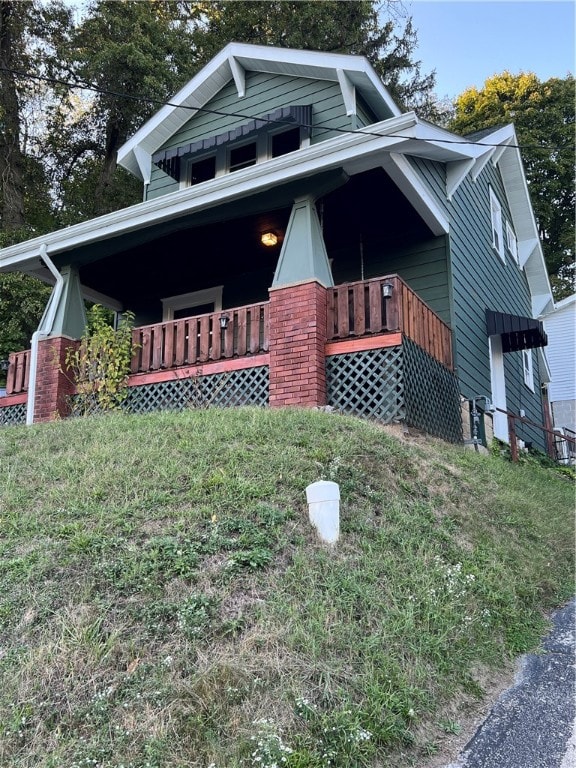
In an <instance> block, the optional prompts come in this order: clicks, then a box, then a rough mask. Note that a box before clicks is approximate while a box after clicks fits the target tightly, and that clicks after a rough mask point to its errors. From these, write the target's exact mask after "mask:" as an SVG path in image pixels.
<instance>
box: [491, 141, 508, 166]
mask: <svg viewBox="0 0 576 768" xmlns="http://www.w3.org/2000/svg"><path fill="white" fill-rule="evenodd" d="M511 141H512V139H507V140H506V141H503V142H502V144H501V145H500V146H499V147H497V148H496V149H495V150H494V152H493V154H492V165H493V166H494V167H496V166H497V165H498V163H499V162H500V158H501V157H502V155H503V154H504V152H505V151H506V149H507V148H508V144H510V143H511Z"/></svg>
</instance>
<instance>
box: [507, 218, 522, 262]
mask: <svg viewBox="0 0 576 768" xmlns="http://www.w3.org/2000/svg"><path fill="white" fill-rule="evenodd" d="M506 247H507V248H508V251H509V253H510V255H511V256H512V258H513V259H514V261H515V262H516V264H518V266H520V259H519V258H518V240H517V239H516V233H515V232H514V230H513V229H512V226H511V224H510V222H509V221H507V222H506Z"/></svg>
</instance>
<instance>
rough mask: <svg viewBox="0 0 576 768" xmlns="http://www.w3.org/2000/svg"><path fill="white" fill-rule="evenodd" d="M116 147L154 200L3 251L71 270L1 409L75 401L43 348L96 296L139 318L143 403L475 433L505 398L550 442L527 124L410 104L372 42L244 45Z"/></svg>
mask: <svg viewBox="0 0 576 768" xmlns="http://www.w3.org/2000/svg"><path fill="white" fill-rule="evenodd" d="M118 162H119V164H120V165H122V166H123V167H124V168H126V169H127V170H128V171H130V172H131V173H132V174H134V175H135V176H137V177H138V178H139V179H140V180H141V181H142V187H143V201H142V202H141V203H139V204H138V205H134V206H132V207H130V208H126V209H123V210H119V211H115V212H114V213H110V214H107V215H105V216H101V217H99V218H97V219H94V220H91V221H86V222H82V223H80V224H77V225H75V226H72V227H68V228H67V229H64V230H60V231H56V232H52V233H50V234H47V235H43V236H41V237H39V238H36V239H34V240H29V241H27V242H24V243H20V244H18V245H15V246H12V247H10V248H5V249H3V250H1V251H0V270H2V271H11V270H20V271H23V272H27V273H30V274H33V275H37V276H40V277H41V278H43V279H45V280H47V281H49V282H52V283H54V285H55V288H54V291H53V294H52V297H51V299H50V302H49V305H48V307H47V310H46V313H45V315H44V318H43V320H42V323H41V326H40V328H39V329H38V331H37V333H36V334H35V337H34V339H33V343H32V350H31V352H30V351H24V352H20V353H15V354H14V355H12V356H11V360H10V370H9V377H8V392H7V395H6V397H4V398H0V406H1V407H0V423H1V422H2V417H3V419H4V423H8V422H13V421H19V420H23V419H24V418H25V413H26V412H27V414H28V417H27V418H28V422H31V421H32V420H42V419H46V418H49V417H50V414H53V413H54V412H55V411H57V412H61V413H63V412H65V409H66V406H65V405H63V402H64V400H63V399H62V395H59V397H60V400H58V401H57V402H52V403H50V402H44V399H45V397H44V395H42V396H40V395H39V394H38V393H39V392H40V390H39V389H38V387H39V379H40V378H42V377H46V376H47V375H48V374H47V373H46V371H47V368H48V367H49V366H46V365H45V364H44V363H43V362H42V361H44V360H45V359H47V355H48V349H49V348H50V354H51V355H52V358H53V356H54V354H57V355H59V356H60V357H61V356H62V354H63V349H64V348H65V346H66V345H69V344H70V343H72V342H71V341H70V340H71V339H72V340H74V339H78V338H79V337H80V336H81V334H82V332H83V329H84V322H85V318H84V310H83V299H89V300H92V301H98V302H99V303H101V304H104V305H106V306H108V307H110V308H112V309H113V310H115V311H117V312H122V311H125V310H131V311H133V312H134V313H135V316H136V323H137V326H138V327H137V328H136V329H135V331H134V335H135V339H136V341H137V342H138V345H139V349H138V352H137V354H136V356H135V358H134V360H133V363H132V375H131V376H130V380H129V385H130V393H129V397H128V398H127V400H126V403H125V407H126V408H128V409H129V410H133V411H143V410H149V409H152V408H161V407H186V405H187V404H189V403H190V401H191V400H190V398H191V394H190V393H191V389H190V388H191V387H194V391H195V392H197V391H198V387H199V386H201V387H203V388H204V390H205V397H206V398H208V399H209V400H210V401H211V402H216V403H218V404H222V405H233V404H241V403H246V402H252V403H258V404H261V405H267V404H269V405H271V406H287V405H308V406H324V405H331V406H333V407H335V408H337V409H342V410H348V411H352V412H355V413H358V414H360V415H365V416H369V417H373V418H378V419H380V420H382V421H394V420H399V421H406V422H408V423H409V424H414V425H415V426H418V427H420V428H422V429H425V430H427V431H430V432H433V433H436V434H440V435H442V436H444V437H447V438H448V439H452V440H461V439H463V437H467V436H469V426H470V425H469V416H468V415H467V414H469V412H470V407H471V403H475V404H476V406H478V407H479V408H480V410H486V404H487V402H490V403H492V404H493V405H494V406H496V408H497V410H496V411H495V412H494V416H493V428H494V432H495V434H496V436H497V437H500V438H502V439H503V440H507V439H508V427H507V412H511V413H513V414H515V415H517V416H523V417H524V419H525V421H524V422H519V429H518V436H519V437H520V438H521V439H522V440H524V441H525V442H531V443H533V444H534V445H537V446H539V447H543V442H544V438H543V435H544V433H543V432H542V430H541V429H539V428H538V427H535V426H533V425H544V424H546V419H547V408H546V405H545V402H544V401H543V396H542V388H543V386H544V387H545V384H546V382H547V380H548V369H547V364H546V358H545V355H544V352H543V347H544V346H545V344H546V337H545V334H544V332H543V329H542V325H541V324H540V323H539V322H538V321H537V320H535V319H534V318H538V317H539V316H540V315H542V314H543V313H544V312H546V311H547V310H548V309H550V308H551V307H552V295H551V291H550V285H549V281H548V278H547V274H546V269H545V265H544V261H543V256H542V250H541V247H540V243H539V239H538V232H537V228H536V224H535V221H534V217H533V214H532V208H531V205H530V199H529V194H528V189H527V186H526V180H525V177H524V173H523V169H522V163H521V160H520V155H519V151H518V149H517V141H516V136H515V133H514V128H513V126H507V127H504V128H500V129H498V130H494V131H493V132H484V133H483V134H479V135H476V136H470V137H464V138H463V137H458V136H456V135H454V134H452V133H450V132H448V131H446V130H445V129H442V128H440V127H437V126H435V125H432V124H431V123H428V122H426V121H423V120H421V119H419V118H418V117H417V116H416V115H415V114H414V113H413V112H402V111H401V109H400V108H399V107H398V106H397V105H396V104H395V103H394V101H393V100H392V98H391V97H390V94H389V93H388V91H387V90H386V87H385V85H384V84H383V83H382V82H381V81H380V80H379V78H378V76H377V75H376V73H375V72H374V70H373V69H372V67H371V65H370V64H369V63H368V61H367V60H365V59H364V58H362V57H357V56H347V55H340V54H326V53H318V52H312V51H299V50H290V49H279V48H272V47H266V46H254V45H246V44H238V43H231V44H229V45H228V46H226V47H225V48H224V49H223V50H222V51H221V52H220V53H219V54H218V55H217V56H216V57H215V58H214V59H213V60H212V61H211V62H210V63H209V64H208V65H207V66H206V67H205V68H204V69H203V70H202V71H201V72H199V74H197V75H196V77H194V78H193V79H192V80H191V81H190V82H189V83H188V84H187V85H186V86H184V88H182V89H181V90H180V91H179V92H178V93H177V94H175V96H173V97H172V98H171V99H170V102H169V104H168V105H166V106H164V107H163V108H162V109H161V110H160V111H159V112H157V113H156V114H155V115H154V116H153V117H152V118H151V119H150V120H149V121H148V122H147V123H146V124H145V125H143V126H142V127H141V128H140V130H139V131H138V132H137V133H136V134H135V135H134V136H133V137H132V138H131V139H130V140H129V141H128V142H127V143H126V144H125V145H124V146H123V147H122V148H121V150H120V152H119V156H118ZM55 368H57V367H55ZM53 375H54V377H55V378H56V379H58V376H59V375H60V374H58V372H57V371H56V372H55V373H54V374H53ZM55 387H56V390H58V391H60V389H62V387H64V389H66V388H65V386H64V384H62V385H61V386H60V385H58V383H57V382H56V384H55ZM63 391H64V390H63ZM67 394H73V392H72V393H71V392H67ZM53 399H54V398H53ZM462 414H464V419H463V421H462ZM487 421H488V420H487ZM528 422H531V423H528ZM462 430H464V431H462Z"/></svg>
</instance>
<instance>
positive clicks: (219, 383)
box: [122, 366, 269, 413]
mask: <svg viewBox="0 0 576 768" xmlns="http://www.w3.org/2000/svg"><path fill="white" fill-rule="evenodd" d="M268 382H269V376H268V368H267V366H260V367H258V368H243V369H241V370H239V371H230V372H228V373H215V374H212V375H209V376H199V377H196V378H191V379H175V380H173V381H163V382H158V383H157V384H143V385H142V386H140V387H131V388H130V389H129V391H128V396H127V397H126V399H125V400H124V402H123V403H122V409H123V410H125V411H128V412H129V413H148V412H150V411H162V410H184V409H185V408H207V407H209V406H218V407H228V406H238V405H268V391H269V383H268Z"/></svg>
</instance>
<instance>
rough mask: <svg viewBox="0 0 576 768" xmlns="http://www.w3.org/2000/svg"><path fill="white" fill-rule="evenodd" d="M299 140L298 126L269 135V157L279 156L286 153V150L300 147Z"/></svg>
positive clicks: (292, 150) (289, 150)
mask: <svg viewBox="0 0 576 768" xmlns="http://www.w3.org/2000/svg"><path fill="white" fill-rule="evenodd" d="M300 140H301V139H300V128H289V129H288V130H287V131H282V132H281V133H273V134H272V136H270V145H271V146H270V149H271V152H270V155H271V157H280V156H281V155H287V154H288V152H295V151H296V150H297V149H300Z"/></svg>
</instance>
